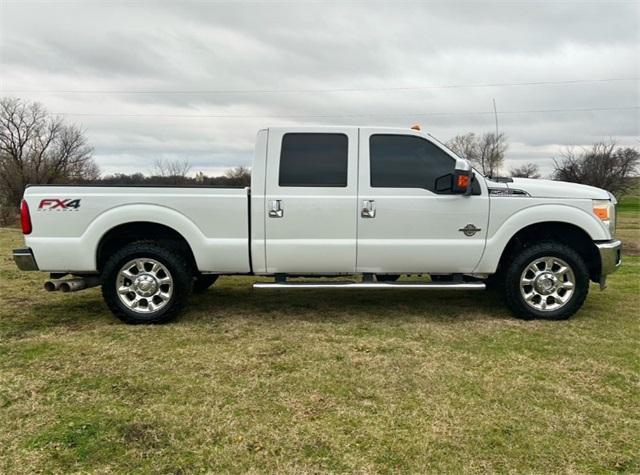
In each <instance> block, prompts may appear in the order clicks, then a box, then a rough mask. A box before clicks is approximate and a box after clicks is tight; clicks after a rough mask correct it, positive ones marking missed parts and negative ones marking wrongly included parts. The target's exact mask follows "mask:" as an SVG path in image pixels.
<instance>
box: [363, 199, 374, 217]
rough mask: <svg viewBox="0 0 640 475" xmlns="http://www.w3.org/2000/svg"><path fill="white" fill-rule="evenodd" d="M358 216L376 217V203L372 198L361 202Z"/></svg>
mask: <svg viewBox="0 0 640 475" xmlns="http://www.w3.org/2000/svg"><path fill="white" fill-rule="evenodd" d="M360 216H362V217H363V218H375V217H376V204H375V201H374V200H364V201H363V202H362V211H361V212H360Z"/></svg>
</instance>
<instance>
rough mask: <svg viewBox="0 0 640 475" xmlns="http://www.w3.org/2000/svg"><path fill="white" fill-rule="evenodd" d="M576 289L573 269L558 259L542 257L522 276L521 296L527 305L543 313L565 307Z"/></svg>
mask: <svg viewBox="0 0 640 475" xmlns="http://www.w3.org/2000/svg"><path fill="white" fill-rule="evenodd" d="M575 288H576V277H575V274H574V273H573V269H571V267H570V266H569V264H567V263H566V262H565V261H563V260H562V259H559V258H557V257H550V256H546V257H540V258H538V259H535V260H533V261H531V262H530V263H529V265H528V266H527V267H525V269H524V271H522V274H521V275H520V295H522V298H523V299H524V301H525V303H526V304H527V305H528V306H529V307H531V308H533V309H535V310H538V311H541V312H552V311H554V310H558V309H560V308H562V307H564V306H565V305H566V304H567V303H568V302H569V300H571V297H572V296H573V293H574V291H575Z"/></svg>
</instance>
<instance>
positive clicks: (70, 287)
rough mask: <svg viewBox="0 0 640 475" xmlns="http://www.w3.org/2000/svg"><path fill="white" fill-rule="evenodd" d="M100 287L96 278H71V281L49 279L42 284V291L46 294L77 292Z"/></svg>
mask: <svg viewBox="0 0 640 475" xmlns="http://www.w3.org/2000/svg"><path fill="white" fill-rule="evenodd" d="M98 285H100V278H99V277H98V276H91V277H72V278H71V279H51V280H47V281H46V282H45V283H44V290H46V291H47V292H56V291H58V290H60V291H62V292H65V293H67V292H77V291H78V290H83V289H90V288H91V287H97V286H98Z"/></svg>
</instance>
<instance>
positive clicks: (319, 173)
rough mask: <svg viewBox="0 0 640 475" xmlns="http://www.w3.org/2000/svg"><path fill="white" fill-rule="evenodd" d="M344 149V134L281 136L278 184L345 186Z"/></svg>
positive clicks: (346, 150) (345, 140) (345, 164)
mask: <svg viewBox="0 0 640 475" xmlns="http://www.w3.org/2000/svg"><path fill="white" fill-rule="evenodd" d="M348 146H349V144H348V139H347V136H346V135H344V134H313V133H312V134H305V133H302V134H299V133H289V134H285V135H284V137H282V151H281V153H280V175H279V179H278V184H279V185H280V186H326V187H344V186H347V166H348Z"/></svg>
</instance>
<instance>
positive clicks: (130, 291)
mask: <svg viewBox="0 0 640 475" xmlns="http://www.w3.org/2000/svg"><path fill="white" fill-rule="evenodd" d="M192 274H193V273H192V271H191V268H190V266H189V265H188V264H187V262H186V260H185V258H184V256H180V255H179V254H178V253H177V252H176V251H175V250H173V249H169V248H168V247H164V246H161V245H159V244H157V243H155V242H149V241H138V242H134V243H131V244H128V245H126V246H125V247H123V248H122V249H120V250H119V251H117V252H116V253H114V254H113V255H112V256H111V257H110V258H109V259H108V260H107V262H106V264H105V266H104V270H103V274H102V277H103V280H102V295H103V297H104V300H105V302H106V303H107V306H108V307H109V309H110V310H111V311H112V312H113V313H114V314H115V315H116V316H117V317H118V318H119V319H120V320H122V321H123V322H125V323H131V324H139V323H165V322H168V321H169V320H171V319H173V318H174V317H175V316H176V315H177V314H178V312H179V311H180V310H181V309H182V308H183V307H184V306H185V305H186V303H187V300H188V298H189V295H190V293H191V287H192Z"/></svg>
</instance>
